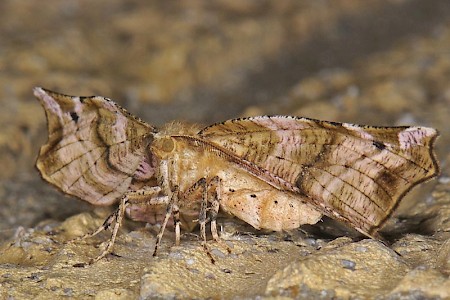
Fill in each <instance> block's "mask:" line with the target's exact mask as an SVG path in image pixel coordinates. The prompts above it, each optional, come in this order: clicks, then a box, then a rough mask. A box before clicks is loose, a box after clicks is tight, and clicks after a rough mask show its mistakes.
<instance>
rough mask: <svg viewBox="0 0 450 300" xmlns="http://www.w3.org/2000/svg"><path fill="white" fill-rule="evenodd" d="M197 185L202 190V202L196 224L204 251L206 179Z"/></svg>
mask: <svg viewBox="0 0 450 300" xmlns="http://www.w3.org/2000/svg"><path fill="white" fill-rule="evenodd" d="M198 185H199V186H200V187H201V189H202V202H201V205H200V213H199V215H198V223H199V224H200V239H201V240H202V246H203V248H205V249H206V222H207V220H206V213H207V210H208V189H207V184H206V179H205V178H201V179H200V180H199V181H198Z"/></svg>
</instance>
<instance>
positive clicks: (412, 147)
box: [199, 116, 439, 236]
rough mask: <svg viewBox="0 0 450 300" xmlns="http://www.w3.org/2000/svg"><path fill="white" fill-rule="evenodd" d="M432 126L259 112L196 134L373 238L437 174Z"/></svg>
mask: <svg viewBox="0 0 450 300" xmlns="http://www.w3.org/2000/svg"><path fill="white" fill-rule="evenodd" d="M437 135H438V134H437V132H436V130H435V129H432V128H427V127H371V126H358V125H353V124H346V123H334V122H325V121H318V120H313V119H307V118H295V117H284V116H276V117H254V118H246V119H236V120H229V121H226V122H224V123H220V124H215V125H212V126H209V127H206V128H205V129H203V130H202V131H200V132H199V137H201V138H202V139H203V140H205V141H207V142H208V143H211V144H212V145H215V146H216V147H217V148H220V149H223V151H224V152H227V153H230V155H232V156H233V157H235V159H233V161H234V162H235V163H237V164H238V165H241V166H242V167H243V168H245V169H246V170H247V171H249V172H251V173H253V174H254V175H255V176H257V177H259V178H260V179H262V180H264V181H266V182H268V183H270V184H271V185H272V186H274V187H276V188H278V189H281V190H288V191H291V192H294V193H298V194H301V195H302V196H305V197H307V198H308V199H310V201H311V203H312V204H313V205H315V206H316V207H317V209H319V210H320V211H322V212H323V213H324V214H326V215H328V216H330V217H333V218H336V219H340V220H344V221H346V222H348V223H350V224H351V225H352V226H353V227H355V228H356V229H358V230H359V231H361V232H363V233H364V234H366V235H369V236H371V235H373V234H375V233H376V230H377V229H378V228H379V227H380V226H382V224H383V222H384V221H385V220H386V219H387V218H388V217H389V216H390V214H391V213H392V211H393V210H394V208H395V207H396V205H397V203H398V202H399V200H400V199H401V198H402V197H403V196H404V195H405V193H406V192H408V191H409V190H410V189H411V188H412V187H414V186H415V185H417V184H418V183H420V182H423V181H425V180H427V179H429V178H431V177H433V176H436V175H437V174H438V172H439V167H438V164H437V161H436V158H435V156H434V153H433V144H434V141H435V139H436V137H437Z"/></svg>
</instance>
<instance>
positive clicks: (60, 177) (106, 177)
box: [34, 88, 155, 205]
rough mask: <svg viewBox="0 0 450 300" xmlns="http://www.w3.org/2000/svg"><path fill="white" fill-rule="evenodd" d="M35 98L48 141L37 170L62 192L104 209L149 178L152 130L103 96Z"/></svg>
mask: <svg viewBox="0 0 450 300" xmlns="http://www.w3.org/2000/svg"><path fill="white" fill-rule="evenodd" d="M34 95H35V96H36V97H37V98H38V99H39V101H40V102H41V104H42V106H43V107H44V109H45V113H46V116H47V123H48V142H47V144H45V145H44V146H42V147H41V149H40V153H39V157H38V159H37V162H36V166H37V168H38V169H39V171H40V172H41V175H42V177H43V178H44V179H45V180H47V181H48V182H50V183H52V184H53V185H55V186H56V187H58V188H59V189H61V190H62V191H63V192H65V193H67V194H70V195H73V196H77V197H79V198H81V199H83V200H86V201H88V202H90V203H93V204H97V205H108V204H111V203H113V202H114V201H115V200H117V198H119V197H120V196H122V195H123V194H124V193H125V192H126V191H127V190H128V189H129V188H130V187H133V186H141V185H142V184H143V183H145V182H147V181H150V180H151V179H152V177H153V175H154V171H155V169H154V168H155V166H154V162H153V158H152V157H151V155H150V154H149V153H147V152H148V151H147V145H148V144H149V143H150V142H151V139H152V134H153V131H154V128H153V127H151V126H150V125H148V124H146V123H144V122H143V121H141V120H139V119H137V118H135V117H133V116H132V115H131V114H129V113H128V112H127V111H126V110H124V109H123V108H121V107H119V106H118V105H117V104H115V103H114V102H112V101H111V100H109V99H106V98H103V97H72V96H66V95H62V94H58V93H55V92H51V91H48V90H45V89H42V88H35V89H34Z"/></svg>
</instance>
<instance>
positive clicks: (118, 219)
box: [89, 194, 128, 264]
mask: <svg viewBox="0 0 450 300" xmlns="http://www.w3.org/2000/svg"><path fill="white" fill-rule="evenodd" d="M127 205H128V195H127V194H125V195H124V196H123V197H122V199H120V205H119V208H118V209H117V210H116V211H115V213H114V216H115V218H114V223H115V224H114V228H113V229H112V235H111V238H110V239H109V241H108V244H107V246H106V248H105V250H103V252H102V253H101V254H100V255H99V256H97V257H96V258H95V259H93V260H91V261H90V262H89V264H93V263H95V262H97V261H99V260H100V259H102V258H103V257H105V256H106V255H108V254H109V253H111V251H112V248H113V246H114V242H115V241H116V237H117V233H118V232H119V228H120V226H121V225H122V221H123V216H124V214H125V208H126V206H127ZM108 219H109V218H108ZM108 219H107V220H108ZM109 226H110V225H108V227H109Z"/></svg>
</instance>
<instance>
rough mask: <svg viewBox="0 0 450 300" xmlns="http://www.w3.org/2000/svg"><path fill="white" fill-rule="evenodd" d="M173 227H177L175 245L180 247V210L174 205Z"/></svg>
mask: <svg viewBox="0 0 450 300" xmlns="http://www.w3.org/2000/svg"><path fill="white" fill-rule="evenodd" d="M172 212H173V225H174V227H175V245H176V246H179V245H180V208H179V207H178V204H176V203H174V204H173V211H172Z"/></svg>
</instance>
